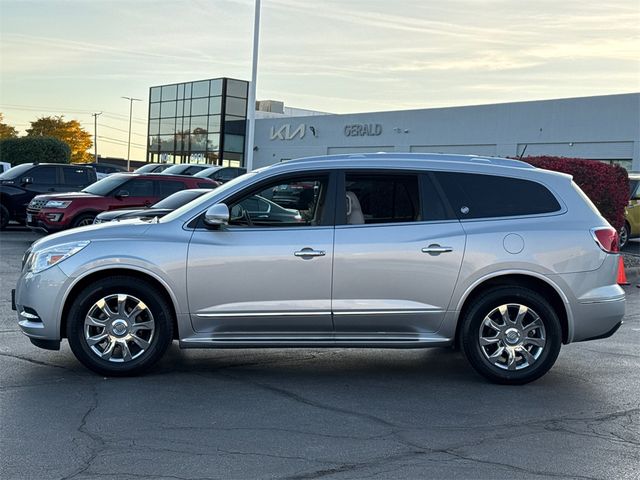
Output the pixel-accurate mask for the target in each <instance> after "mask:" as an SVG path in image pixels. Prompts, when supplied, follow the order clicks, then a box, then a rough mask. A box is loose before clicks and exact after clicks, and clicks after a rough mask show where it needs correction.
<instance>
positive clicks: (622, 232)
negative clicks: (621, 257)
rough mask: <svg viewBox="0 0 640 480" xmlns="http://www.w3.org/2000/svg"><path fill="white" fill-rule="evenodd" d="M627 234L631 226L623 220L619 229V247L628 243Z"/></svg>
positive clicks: (629, 232)
mask: <svg viewBox="0 0 640 480" xmlns="http://www.w3.org/2000/svg"><path fill="white" fill-rule="evenodd" d="M629 235H631V227H630V226H629V224H628V223H627V222H626V221H625V222H624V225H623V226H622V228H621V229H620V248H624V247H625V246H626V245H627V243H629Z"/></svg>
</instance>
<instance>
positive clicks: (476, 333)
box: [461, 287, 562, 385]
mask: <svg viewBox="0 0 640 480" xmlns="http://www.w3.org/2000/svg"><path fill="white" fill-rule="evenodd" d="M461 328H462V330H461V340H462V342H461V343H462V350H463V352H464V354H465V356H466V357H467V359H468V360H469V362H470V363H471V366H472V367H473V368H474V369H475V370H476V371H477V372H478V373H480V374H481V375H483V376H484V377H486V378H488V379H489V380H491V381H492V382H496V383H502V384H510V385H521V384H524V383H528V382H532V381H533V380H536V379H538V378H540V377H541V376H542V375H544V374H545V373H547V372H548V371H549V369H550V368H551V367H552V366H553V364H554V363H555V361H556V359H557V358H558V354H559V352H560V346H561V344H562V328H561V327H560V321H559V319H558V315H557V314H556V312H555V311H554V309H553V307H552V306H551V305H550V304H549V303H548V302H547V301H546V300H545V299H544V297H542V296H541V295H540V294H538V293H537V292H535V291H532V290H529V289H527V288H522V287H496V288H494V289H492V290H490V291H489V292H487V293H485V294H484V295H482V296H481V297H480V298H478V299H477V300H476V301H475V303H474V304H473V305H472V306H471V308H470V309H469V310H468V311H467V313H466V315H465V316H464V318H463V319H462V325H461Z"/></svg>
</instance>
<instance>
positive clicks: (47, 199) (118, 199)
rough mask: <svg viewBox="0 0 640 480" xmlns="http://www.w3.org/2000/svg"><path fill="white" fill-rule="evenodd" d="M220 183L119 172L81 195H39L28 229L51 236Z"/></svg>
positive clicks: (30, 212)
mask: <svg viewBox="0 0 640 480" xmlns="http://www.w3.org/2000/svg"><path fill="white" fill-rule="evenodd" d="M218 185H220V184H219V183H218V182H214V181H213V180H209V179H208V178H193V177H186V176H182V175H163V174H160V173H149V174H146V175H145V174H138V173H115V174H113V175H109V176H108V177H107V178H103V179H102V180H99V181H97V182H96V183H94V184H93V185H90V186H89V187H87V188H85V189H83V190H82V191H80V192H73V193H63V194H60V195H38V196H37V197H35V198H34V199H33V200H31V203H29V207H28V208H27V226H28V227H29V228H31V229H33V230H40V231H45V232H48V233H51V232H57V231H59V230H64V229H66V228H71V227H81V226H85V225H91V224H93V220H94V219H95V218H96V215H98V214H99V213H100V212H104V211H105V210H113V209H117V208H131V207H144V206H150V205H152V204H154V203H156V202H158V201H159V200H162V199H163V198H164V197H168V196H169V195H171V194H173V193H175V192H179V191H180V190H187V189H189V188H215V187H217V186H218Z"/></svg>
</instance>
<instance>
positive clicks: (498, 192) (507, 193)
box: [435, 172, 561, 219]
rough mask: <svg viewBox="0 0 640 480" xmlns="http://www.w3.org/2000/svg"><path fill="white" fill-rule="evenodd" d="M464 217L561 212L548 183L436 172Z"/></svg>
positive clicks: (446, 191)
mask: <svg viewBox="0 0 640 480" xmlns="http://www.w3.org/2000/svg"><path fill="white" fill-rule="evenodd" d="M435 176H436V179H437V180H438V182H439V183H440V185H441V186H442V189H443V190H444V192H445V195H446V196H447V198H448V200H449V202H450V204H451V207H452V208H453V210H454V212H455V214H456V215H457V216H458V218H460V219H473V218H492V217H513V216H521V215H539V214H544V213H552V212H557V211H559V210H560V209H561V206H560V204H559V203H558V200H557V199H556V197H555V196H554V195H553V194H552V193H551V192H550V191H549V189H548V188H547V187H545V186H544V185H542V184H540V183H537V182H534V181H531V180H524V179H521V178H510V177H500V176H496V175H482V174H475V173H457V172H435Z"/></svg>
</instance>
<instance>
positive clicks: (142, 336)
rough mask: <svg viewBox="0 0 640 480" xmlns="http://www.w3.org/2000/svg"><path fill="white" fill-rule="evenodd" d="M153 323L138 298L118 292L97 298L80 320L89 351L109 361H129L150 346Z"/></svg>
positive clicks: (147, 309)
mask: <svg viewBox="0 0 640 480" xmlns="http://www.w3.org/2000/svg"><path fill="white" fill-rule="evenodd" d="M154 331H155V322H154V320H153V315H152V314H151V310H149V308H148V307H147V306H146V305H145V304H144V302H142V301H141V300H139V299H138V298H136V297H134V296H132V295H126V294H123V293H118V294H114V295H108V296H106V297H103V298H101V299H100V300H98V301H97V302H96V303H94V304H93V306H92V307H91V308H90V309H89V312H88V313H87V315H86V317H85V319H84V339H85V341H86V342H87V345H88V346H89V348H90V349H91V351H92V352H93V353H94V354H96V355H97V356H98V357H99V358H101V359H103V360H108V361H109V362H119V363H123V362H130V361H131V360H135V359H136V358H138V357H139V356H140V355H142V354H143V353H144V352H145V351H146V350H147V349H148V348H149V347H150V345H151V341H152V340H153V333H154Z"/></svg>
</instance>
